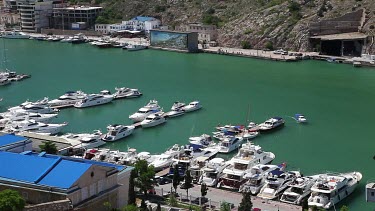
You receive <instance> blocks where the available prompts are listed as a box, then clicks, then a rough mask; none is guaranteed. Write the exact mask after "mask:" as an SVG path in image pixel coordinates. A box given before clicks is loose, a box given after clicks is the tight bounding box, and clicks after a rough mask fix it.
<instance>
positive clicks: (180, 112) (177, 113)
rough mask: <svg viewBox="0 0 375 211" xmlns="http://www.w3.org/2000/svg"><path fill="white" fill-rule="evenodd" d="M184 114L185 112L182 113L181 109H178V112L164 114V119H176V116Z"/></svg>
mask: <svg viewBox="0 0 375 211" xmlns="http://www.w3.org/2000/svg"><path fill="white" fill-rule="evenodd" d="M184 114H185V111H183V110H182V109H178V110H172V111H168V112H166V113H165V114H164V116H165V117H176V116H181V115H184Z"/></svg>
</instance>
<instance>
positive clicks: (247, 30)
mask: <svg viewBox="0 0 375 211" xmlns="http://www.w3.org/2000/svg"><path fill="white" fill-rule="evenodd" d="M252 32H253V30H252V29H246V30H245V32H244V34H251V33H252Z"/></svg>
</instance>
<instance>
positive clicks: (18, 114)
mask: <svg viewBox="0 0 375 211" xmlns="http://www.w3.org/2000/svg"><path fill="white" fill-rule="evenodd" d="M55 117H57V114H39V113H31V112H24V111H20V110H15V111H12V112H6V113H3V114H1V115H0V118H1V119H0V122H1V123H3V124H4V123H6V122H9V121H22V120H26V119H30V120H35V121H36V122H42V123H49V122H50V121H51V120H52V119H53V118H55Z"/></svg>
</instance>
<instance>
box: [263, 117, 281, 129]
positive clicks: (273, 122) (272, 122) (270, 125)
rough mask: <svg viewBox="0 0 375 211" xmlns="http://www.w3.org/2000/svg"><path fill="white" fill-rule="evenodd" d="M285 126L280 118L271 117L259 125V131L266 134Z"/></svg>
mask: <svg viewBox="0 0 375 211" xmlns="http://www.w3.org/2000/svg"><path fill="white" fill-rule="evenodd" d="M284 124H285V121H284V119H283V118H281V117H272V118H270V119H268V120H266V121H265V122H263V123H261V124H259V130H260V131H263V132H266V131H271V130H273V129H276V128H278V127H281V126H283V125H284Z"/></svg>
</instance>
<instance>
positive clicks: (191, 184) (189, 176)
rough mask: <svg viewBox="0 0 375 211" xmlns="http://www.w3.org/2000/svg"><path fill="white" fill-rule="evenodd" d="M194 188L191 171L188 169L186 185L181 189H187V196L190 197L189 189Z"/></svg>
mask: <svg viewBox="0 0 375 211" xmlns="http://www.w3.org/2000/svg"><path fill="white" fill-rule="evenodd" d="M192 187H193V178H192V177H191V174H190V170H189V169H186V171H185V180H184V185H183V186H182V187H181V189H186V195H187V196H189V189H190V188H192Z"/></svg>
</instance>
